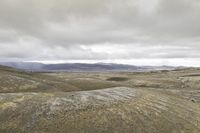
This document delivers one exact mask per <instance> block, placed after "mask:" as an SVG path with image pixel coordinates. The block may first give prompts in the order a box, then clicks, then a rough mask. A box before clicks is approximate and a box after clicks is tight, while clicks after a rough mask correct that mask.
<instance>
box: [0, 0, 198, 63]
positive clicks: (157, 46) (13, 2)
mask: <svg viewBox="0 0 200 133" xmlns="http://www.w3.org/2000/svg"><path fill="white" fill-rule="evenodd" d="M199 23H200V2H199V0H148V1H146V0H126V1H124V0H84V1H83V0H59V1H57V0H29V1H27V0H1V1H0V58H1V59H5V58H8V59H9V58H10V59H11V58H13V59H15V58H19V59H21V60H40V59H41V60H51V59H54V60H56V59H63V60H65V59H67V60H70V59H71V60H74V59H77V60H81V59H93V60H101V59H135V58H149V59H151V58H163V59H164V58H200V55H199V52H200V46H199V43H200V26H199ZM82 46H84V47H82ZM95 46H97V47H95ZM121 46H122V47H121ZM106 47H107V48H106ZM103 48H105V50H100V51H98V49H103ZM112 48H113V49H112ZM95 49H97V50H95Z"/></svg>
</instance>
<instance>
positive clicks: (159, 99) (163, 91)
mask: <svg viewBox="0 0 200 133" xmlns="http://www.w3.org/2000/svg"><path fill="white" fill-rule="evenodd" d="M0 132H2V133H66V132H71V133H79V132H81V133H90V132H91V133H94V132H108V133H111V132H116V133H117V132H119V133H121V132H125V133H129V132H130V133H200V69H198V68H187V69H180V70H171V71H151V72H106V73H103V72H99V73H98V72H90V73H87V72H82V73H81V72H71V73H70V72H65V73H64V72H59V73H31V72H22V71H17V70H14V69H12V68H8V67H3V66H0Z"/></svg>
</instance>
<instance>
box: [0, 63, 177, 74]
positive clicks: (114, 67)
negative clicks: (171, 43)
mask: <svg viewBox="0 0 200 133" xmlns="http://www.w3.org/2000/svg"><path fill="white" fill-rule="evenodd" d="M0 64H1V65H4V66H9V67H13V68H16V69H20V70H25V71H34V72H62V71H69V72H102V71H105V72H106V71H151V70H173V69H175V68H176V67H172V66H134V65H124V64H112V63H95V64H86V63H63V64H42V63H28V62H0Z"/></svg>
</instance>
